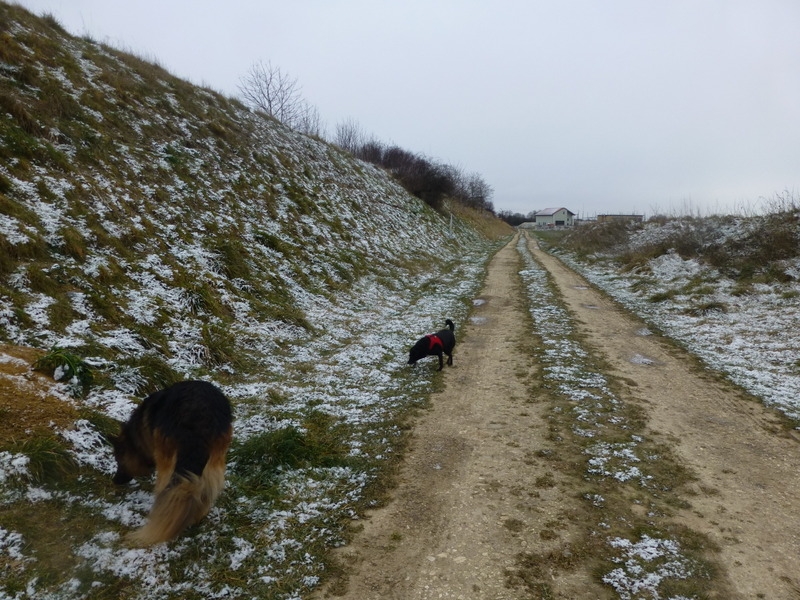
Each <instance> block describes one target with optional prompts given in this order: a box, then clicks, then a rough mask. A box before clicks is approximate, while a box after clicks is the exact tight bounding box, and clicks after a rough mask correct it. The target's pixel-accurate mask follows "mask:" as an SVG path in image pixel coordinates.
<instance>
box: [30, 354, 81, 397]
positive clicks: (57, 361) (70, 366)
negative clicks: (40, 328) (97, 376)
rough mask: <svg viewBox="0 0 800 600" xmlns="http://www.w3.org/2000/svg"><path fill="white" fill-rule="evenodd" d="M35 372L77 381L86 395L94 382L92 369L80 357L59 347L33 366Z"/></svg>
mask: <svg viewBox="0 0 800 600" xmlns="http://www.w3.org/2000/svg"><path fill="white" fill-rule="evenodd" d="M33 369H34V370H35V371H40V372H42V373H46V374H48V375H50V376H53V375H54V374H55V373H56V372H58V373H59V374H60V375H61V376H60V377H59V378H58V380H64V381H70V380H71V379H72V378H73V377H74V378H76V379H77V382H78V385H79V389H80V390H81V391H82V392H83V393H85V392H86V391H88V389H89V387H90V386H91V385H92V383H93V382H94V373H93V371H92V368H91V367H90V366H89V365H88V364H87V363H86V362H85V361H84V360H83V359H82V358H80V357H79V356H77V355H76V354H74V353H73V352H71V351H70V350H67V349H65V348H60V347H58V346H53V347H52V348H51V349H50V351H49V352H47V354H45V355H44V356H42V357H41V358H39V359H38V360H37V361H36V362H35V363H34V365H33Z"/></svg>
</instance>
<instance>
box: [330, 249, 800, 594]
mask: <svg viewBox="0 0 800 600" xmlns="http://www.w3.org/2000/svg"><path fill="white" fill-rule="evenodd" d="M529 247H530V249H531V251H532V252H533V254H534V257H535V258H536V260H537V261H539V262H540V264H542V265H543V266H544V267H545V268H546V269H547V271H548V272H549V273H550V274H551V276H552V278H553V281H554V282H555V285H556V287H557V289H558V292H559V294H560V295H561V296H562V298H563V301H564V303H565V305H566V306H567V307H568V309H569V311H570V313H571V316H572V318H573V319H574V322H575V325H574V326H575V328H576V329H578V330H579V332H580V334H581V335H582V336H583V338H584V339H585V340H587V343H588V345H589V346H590V350H591V352H593V353H596V354H597V355H598V357H599V358H600V359H601V360H602V361H603V363H604V364H607V365H608V369H609V373H608V376H609V377H613V378H615V379H616V380H619V381H623V382H625V384H624V385H622V386H621V387H622V389H623V391H622V394H623V395H624V396H625V398H624V401H625V402H631V403H636V404H637V405H639V406H641V407H643V408H644V412H645V413H646V415H647V427H648V435H651V436H652V437H654V438H657V439H658V440H659V441H660V442H661V443H664V444H668V445H669V446H670V447H671V448H673V449H674V452H675V455H676V456H677V457H678V460H679V461H682V462H683V463H685V465H684V466H686V467H687V468H688V469H689V470H690V471H692V472H693V473H694V474H695V475H696V480H695V481H694V482H693V483H692V486H691V490H689V491H690V492H691V493H690V494H687V495H688V497H687V498H686V503H685V507H684V508H683V509H682V510H681V511H680V512H679V514H678V515H677V517H676V518H678V519H680V520H681V521H682V522H683V524H685V525H686V526H687V527H688V528H691V529H692V530H695V531H698V532H699V533H701V534H703V535H705V536H706V537H707V538H709V539H711V540H713V542H715V543H716V545H717V547H718V551H717V552H716V553H715V556H714V560H715V561H716V562H717V563H718V565H719V569H718V570H717V572H716V574H715V577H718V578H720V579H724V581H723V582H722V584H721V585H720V586H718V587H717V588H716V589H720V590H735V592H732V593H730V595H729V597H738V598H800V594H798V589H800V587H798V585H800V577H799V576H798V575H797V573H796V565H797V560H798V556H800V511H798V510H797V501H796V499H797V498H798V492H800V486H798V483H797V480H798V465H800V444H798V443H797V442H796V441H795V440H794V439H792V438H791V437H789V436H787V435H786V434H785V433H784V432H783V429H782V428H781V426H780V420H779V419H778V418H776V417H775V416H774V414H773V413H771V412H770V411H769V410H767V409H765V408H763V407H762V406H761V405H760V404H758V403H756V402H753V401H752V400H751V399H748V398H747V397H745V396H744V395H742V394H741V393H740V392H738V391H737V390H736V389H734V388H733V387H731V386H729V385H727V384H726V383H725V382H722V381H720V380H719V379H718V378H716V377H713V376H711V375H709V374H706V373H704V372H703V371H702V370H701V369H699V368H698V366H697V362H696V361H695V360H694V359H693V358H692V357H690V356H688V355H686V354H685V353H683V352H682V351H681V350H679V349H676V347H675V346H673V345H671V344H668V343H666V342H665V341H664V340H662V339H660V338H659V337H658V336H657V335H642V332H643V330H644V329H645V325H644V324H643V323H642V322H640V321H639V320H638V319H636V318H634V317H632V316H631V315H629V314H628V313H626V312H625V311H624V310H622V309H621V308H620V307H619V306H617V305H616V304H614V303H613V302H611V301H610V300H609V299H608V298H607V297H605V296H604V295H602V294H601V293H599V292H597V291H595V290H594V289H592V288H591V286H590V285H589V284H588V283H587V282H586V281H584V280H583V279H582V278H580V277H579V276H577V275H576V274H575V273H574V272H572V271H571V270H569V269H567V268H566V267H564V266H563V265H562V263H560V262H559V261H558V260H556V259H554V258H552V257H550V256H549V255H546V254H544V253H542V252H541V251H539V249H538V248H537V247H536V246H535V244H534V243H533V242H530V243H529ZM520 269H521V259H520V256H519V253H518V252H517V250H516V241H514V242H512V243H510V244H509V245H507V246H506V247H504V248H503V249H502V250H501V251H500V252H499V253H498V254H497V255H496V256H495V257H494V259H493V260H492V262H491V264H490V266H489V269H488V273H487V278H486V282H485V287H484V289H483V290H482V292H481V295H480V297H479V298H478V299H477V300H476V308H475V310H474V311H473V315H472V317H471V319H470V321H469V322H468V323H464V324H458V325H460V326H459V327H458V328H457V331H456V333H457V337H458V340H459V342H458V345H457V346H456V352H455V355H454V362H455V364H454V366H453V367H451V368H446V369H445V371H444V372H443V373H442V374H441V376H443V377H444V378H445V382H446V385H445V390H444V391H443V392H442V393H439V394H436V395H435V396H434V397H433V398H432V402H431V407H430V409H429V410H427V411H425V412H424V414H423V415H422V416H421V417H419V418H418V420H417V422H416V423H415V424H414V427H413V441H412V445H411V448H410V450H409V453H408V455H407V457H406V460H405V461H404V465H403V467H402V471H401V474H400V477H399V483H398V487H397V488H396V489H395V490H394V492H393V494H392V501H391V502H389V504H388V505H387V506H386V507H385V508H381V509H378V510H376V511H374V512H373V513H372V514H370V515H368V517H367V518H366V519H365V520H364V522H363V529H362V530H361V531H360V532H359V533H357V534H356V535H355V538H354V540H353V542H352V543H351V544H350V545H348V546H346V547H344V548H342V549H340V550H339V552H338V560H339V561H340V562H341V564H342V565H343V572H344V576H343V577H341V578H339V579H336V580H333V581H330V582H329V584H328V585H327V587H326V588H324V589H323V590H321V591H320V593H319V594H318V595H317V596H318V597H320V598H321V597H341V598H353V599H359V600H363V599H371V598H397V599H418V598H420V599H421V598H487V599H488V598H491V599H505V598H507V599H515V598H530V597H534V596H535V594H534V595H532V594H533V591H535V590H534V588H531V587H525V586H524V585H520V584H519V581H520V580H521V579H522V578H523V574H522V573H521V570H524V568H525V567H524V563H525V557H544V556H546V557H549V559H550V561H551V562H553V561H556V562H558V561H559V560H560V561H561V563H563V564H566V563H570V562H571V561H570V557H569V556H568V555H569V552H568V551H567V550H566V549H568V548H569V547H570V546H569V542H570V540H571V539H572V538H573V537H576V536H580V535H582V531H581V527H582V526H581V519H580V518H579V517H578V516H577V515H579V514H580V512H581V510H582V509H581V502H582V500H581V499H580V495H581V491H582V490H584V489H585V482H584V481H583V480H580V479H578V478H576V477H575V476H574V475H571V474H569V473H568V472H563V471H562V470H559V469H554V468H552V466H551V465H550V464H548V463H547V461H546V460H544V459H542V455H543V454H542V453H543V451H544V449H546V448H549V447H551V441H550V440H549V438H548V435H549V426H548V411H549V409H550V407H549V406H548V403H547V402H545V401H538V400H537V398H536V393H535V390H536V389H537V382H538V381H539V376H540V374H539V372H538V367H537V365H536V364H535V361H533V360H532V359H531V356H532V355H533V353H532V352H531V344H534V343H535V341H534V337H535V336H533V335H532V332H531V318H530V316H529V313H528V311H527V306H526V304H525V296H524V294H523V290H522V284H521V280H520V277H519V271H520ZM418 368H433V366H432V365H429V364H423V363H420V365H419V367H418ZM559 553H564V556H563V557H562V556H560V555H559ZM573 562H574V561H573ZM545 576H546V578H547V580H548V584H547V586H548V591H547V594H550V595H546V596H545V595H541V596H535V597H555V598H613V597H617V596H616V594H614V592H613V590H611V588H609V587H608V586H604V585H602V584H601V583H600V582H599V581H598V580H597V577H596V575H593V574H592V573H591V572H590V565H589V563H588V562H585V561H584V563H580V564H571V565H570V568H564V569H553V570H552V571H551V572H549V573H548V574H546V575H545ZM726 593H727V592H726ZM719 597H721V596H719Z"/></svg>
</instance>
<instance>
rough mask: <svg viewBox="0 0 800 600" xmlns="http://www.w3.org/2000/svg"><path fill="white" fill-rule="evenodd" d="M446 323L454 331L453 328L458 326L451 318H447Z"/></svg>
mask: <svg viewBox="0 0 800 600" xmlns="http://www.w3.org/2000/svg"><path fill="white" fill-rule="evenodd" d="M444 324H445V325H447V326H448V327H449V328H450V331H453V330H454V329H455V328H456V326H455V325H453V322H452V321H451V320H450V319H447V320H446V321H445V322H444Z"/></svg>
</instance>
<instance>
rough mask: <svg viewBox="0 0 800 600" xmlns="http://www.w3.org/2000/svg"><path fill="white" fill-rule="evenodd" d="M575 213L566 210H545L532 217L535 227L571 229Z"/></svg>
mask: <svg viewBox="0 0 800 600" xmlns="http://www.w3.org/2000/svg"><path fill="white" fill-rule="evenodd" d="M574 217H575V213H574V212H572V211H569V210H567V209H566V208H563V207H561V208H545V209H544V210H540V211H537V212H536V213H534V215H533V220H534V222H535V223H536V227H572V225H573V224H574Z"/></svg>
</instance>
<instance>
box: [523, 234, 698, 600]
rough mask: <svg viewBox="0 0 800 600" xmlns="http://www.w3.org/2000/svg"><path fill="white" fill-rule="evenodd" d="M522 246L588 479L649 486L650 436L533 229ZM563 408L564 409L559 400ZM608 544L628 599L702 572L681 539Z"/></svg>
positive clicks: (613, 575)
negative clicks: (532, 245) (621, 394)
mask: <svg viewBox="0 0 800 600" xmlns="http://www.w3.org/2000/svg"><path fill="white" fill-rule="evenodd" d="M517 250H518V252H519V253H520V255H521V257H522V260H523V265H524V268H523V270H522V271H521V272H520V276H521V277H522V281H523V284H524V285H525V289H526V293H527V297H528V302H529V310H530V312H531V316H532V317H533V323H534V332H535V333H536V334H537V335H538V336H539V337H540V338H541V342H542V345H543V347H544V350H543V352H542V356H541V358H540V362H541V364H542V373H543V380H544V385H545V386H546V387H548V388H550V389H552V390H554V391H555V393H556V394H558V395H559V396H560V397H562V398H564V399H566V400H568V402H569V406H570V407H571V411H572V415H571V417H572V422H573V423H574V424H573V434H574V435H575V436H576V437H578V438H585V439H586V440H587V444H586V445H585V447H584V454H585V455H586V456H587V460H586V474H587V480H591V478H599V479H600V480H602V481H607V482H612V483H615V485H626V484H627V485H636V486H638V488H639V489H647V488H649V486H650V483H651V479H652V478H651V477H650V476H648V475H647V474H646V473H645V472H644V471H643V464H644V463H645V462H646V460H645V458H646V457H645V453H646V452H647V451H646V449H645V447H644V444H643V443H644V441H645V440H644V439H643V438H642V437H641V436H639V435H637V434H635V433H634V432H633V430H632V427H631V426H630V425H629V424H628V423H627V417H626V416H625V414H624V411H623V408H624V407H623V403H622V402H621V401H620V400H619V398H617V397H616V395H615V394H614V392H613V391H612V390H611V389H610V387H609V386H608V382H607V380H606V378H605V376H604V375H603V374H602V373H599V372H596V371H594V370H592V368H591V367H590V366H589V363H588V353H587V352H586V351H585V350H584V349H583V348H582V347H581V345H580V343H579V342H577V341H575V340H574V339H573V338H572V337H571V335H570V334H571V332H572V321H571V318H570V315H569V313H568V311H567V310H566V309H565V308H564V307H563V306H562V304H561V302H560V301H559V298H558V297H557V296H556V293H555V292H554V291H553V290H552V289H551V287H550V284H549V282H548V278H547V271H546V270H545V269H544V268H543V267H542V266H541V265H540V264H539V263H538V262H537V261H536V260H535V259H534V257H533V255H532V254H531V252H530V250H529V248H528V244H527V237H526V236H525V235H522V236H520V239H519V242H518V245H517ZM556 410H557V411H562V410H563V409H562V408H560V407H556ZM604 435H606V436H608V435H610V436H611V437H612V438H613V439H614V440H615V441H614V442H608V441H604V440H603V439H602V438H603V436H604ZM647 458H648V459H651V458H652V457H647ZM585 498H586V499H587V500H588V501H589V502H591V503H592V505H593V506H603V505H604V503H605V500H604V499H603V497H602V496H600V495H599V494H588V493H587V494H586V495H585ZM597 527H598V529H599V530H602V529H603V528H604V527H603V523H598V524H597ZM607 544H608V547H609V549H610V554H611V555H612V557H613V556H614V555H616V556H615V557H613V558H612V561H613V562H615V563H617V564H619V565H620V566H619V567H617V568H614V569H613V570H611V571H610V572H608V573H605V574H604V575H603V576H602V581H603V582H604V583H606V584H608V585H610V586H611V587H612V588H614V590H615V591H616V592H617V594H618V595H619V597H620V598H621V599H622V600H630V599H632V598H641V597H650V598H659V595H658V587H659V586H660V585H661V583H662V582H663V581H664V580H665V579H685V578H687V577H691V576H693V575H694V571H693V568H692V565H691V561H690V560H689V559H688V558H686V557H685V556H684V555H683V554H682V553H681V551H680V545H679V543H678V542H677V541H675V540H670V539H655V538H652V537H650V536H648V535H646V534H643V535H641V536H638V537H637V538H636V539H627V538H623V537H615V538H611V539H609V540H608V541H607ZM643 594H646V595H643ZM672 600H680V599H679V598H673V599H672Z"/></svg>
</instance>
